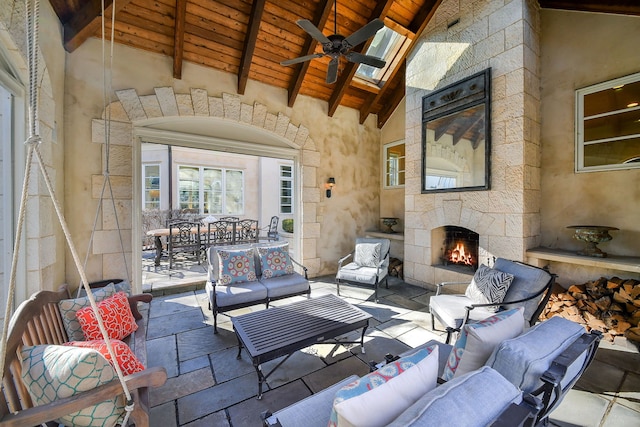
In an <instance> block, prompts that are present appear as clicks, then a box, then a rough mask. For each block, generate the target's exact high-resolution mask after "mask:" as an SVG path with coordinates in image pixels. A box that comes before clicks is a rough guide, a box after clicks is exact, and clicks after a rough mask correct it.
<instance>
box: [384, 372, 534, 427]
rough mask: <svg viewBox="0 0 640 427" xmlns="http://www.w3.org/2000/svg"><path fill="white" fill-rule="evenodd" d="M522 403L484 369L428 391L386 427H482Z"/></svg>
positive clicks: (513, 391)
mask: <svg viewBox="0 0 640 427" xmlns="http://www.w3.org/2000/svg"><path fill="white" fill-rule="evenodd" d="M521 400H522V393H521V392H520V390H518V389H517V388H516V387H514V386H513V384H511V383H509V382H508V381H507V380H505V379H504V378H503V377H502V376H501V375H500V374H499V373H497V372H496V371H494V370H493V369H491V368H488V367H486V366H485V367H482V368H481V369H479V370H477V371H473V372H470V373H468V374H466V375H463V376H461V377H458V378H455V379H454V380H452V381H449V382H447V383H445V384H443V385H441V386H439V387H436V388H435V389H433V390H431V391H430V392H429V393H427V394H425V395H424V396H423V397H422V398H420V399H419V400H418V401H417V402H416V403H414V404H413V405H411V406H410V407H409V408H408V409H406V410H405V411H404V412H403V413H402V414H401V415H400V416H399V417H398V418H396V419H395V420H394V421H393V422H392V423H391V424H389V426H390V427H407V426H465V427H485V426H487V425H490V424H491V422H493V421H494V420H495V418H496V417H497V416H498V415H499V414H500V413H501V412H502V411H504V410H505V409H506V407H507V406H508V405H509V404H511V403H512V402H513V403H516V404H518V403H520V402H521Z"/></svg>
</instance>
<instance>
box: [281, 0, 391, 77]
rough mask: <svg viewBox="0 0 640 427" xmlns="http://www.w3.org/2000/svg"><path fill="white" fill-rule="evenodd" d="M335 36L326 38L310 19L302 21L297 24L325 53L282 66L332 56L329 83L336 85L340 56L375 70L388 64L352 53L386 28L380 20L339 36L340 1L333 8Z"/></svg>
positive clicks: (295, 59)
mask: <svg viewBox="0 0 640 427" xmlns="http://www.w3.org/2000/svg"><path fill="white" fill-rule="evenodd" d="M333 14H334V15H333V16H334V19H333V23H334V28H333V32H334V34H332V35H330V36H328V37H327V36H325V35H324V34H322V31H320V30H319V29H318V28H317V27H316V26H315V25H313V23H312V22H311V21H309V20H308V19H300V20H298V21H296V24H298V26H300V28H302V29H303V30H305V31H306V32H307V33H308V34H309V35H310V36H311V37H313V38H314V39H316V40H317V41H318V42H320V44H322V50H323V53H314V54H312V55H306V56H301V57H299V58H294V59H289V60H287V61H282V62H281V63H280V65H293V64H299V63H300V62H304V61H309V60H311V59H315V58H322V57H323V56H330V57H331V61H329V67H328V68H327V83H328V84H332V83H335V82H336V80H337V79H338V64H339V62H340V55H342V56H344V57H345V58H346V59H347V60H348V61H350V62H354V63H356V64H366V65H370V66H372V67H375V68H383V67H384V66H385V65H386V62H385V61H383V60H381V59H379V58H376V57H374V56H371V55H363V54H362V53H358V52H351V49H353V48H354V47H355V46H358V45H359V44H360V43H364V42H365V41H366V40H367V39H368V38H370V37H372V36H374V35H375V34H376V33H377V32H378V30H380V29H381V28H382V27H384V23H383V22H382V21H381V20H380V19H374V20H373V21H371V22H369V23H368V24H367V25H365V26H364V27H362V28H360V29H359V30H357V31H356V32H355V33H353V34H351V35H350V36H348V37H344V36H342V35H340V34H338V0H336V1H335V5H334V8H333Z"/></svg>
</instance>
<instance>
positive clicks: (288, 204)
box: [280, 165, 293, 214]
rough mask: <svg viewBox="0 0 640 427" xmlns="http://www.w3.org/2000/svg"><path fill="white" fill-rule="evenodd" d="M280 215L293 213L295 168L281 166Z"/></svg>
mask: <svg viewBox="0 0 640 427" xmlns="http://www.w3.org/2000/svg"><path fill="white" fill-rule="evenodd" d="M280 213H281V214H290V213H293V168H292V167H291V166H285V165H280Z"/></svg>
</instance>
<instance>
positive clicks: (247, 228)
mask: <svg viewBox="0 0 640 427" xmlns="http://www.w3.org/2000/svg"><path fill="white" fill-rule="evenodd" d="M258 232H259V229H258V220H255V219H243V220H240V221H238V222H237V223H236V236H235V243H255V242H257V241H258Z"/></svg>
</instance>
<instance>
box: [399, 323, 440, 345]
mask: <svg viewBox="0 0 640 427" xmlns="http://www.w3.org/2000/svg"><path fill="white" fill-rule="evenodd" d="M446 337H447V334H446V333H434V332H433V331H431V330H427V329H424V328H421V327H416V328H414V329H411V330H410V331H408V332H406V333H404V334H402V335H400V336H398V337H397V338H398V340H399V341H401V342H402V343H404V344H406V345H407V346H409V347H411V348H415V347H418V346H419V345H422V344H424V343H426V342H427V341H431V340H436V341H440V342H444V341H445V339H446Z"/></svg>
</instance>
